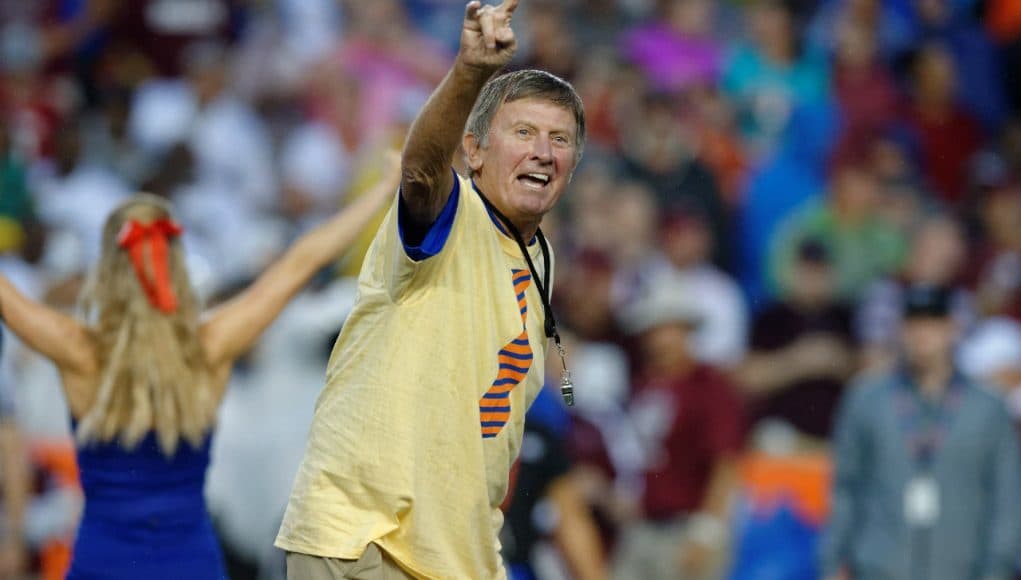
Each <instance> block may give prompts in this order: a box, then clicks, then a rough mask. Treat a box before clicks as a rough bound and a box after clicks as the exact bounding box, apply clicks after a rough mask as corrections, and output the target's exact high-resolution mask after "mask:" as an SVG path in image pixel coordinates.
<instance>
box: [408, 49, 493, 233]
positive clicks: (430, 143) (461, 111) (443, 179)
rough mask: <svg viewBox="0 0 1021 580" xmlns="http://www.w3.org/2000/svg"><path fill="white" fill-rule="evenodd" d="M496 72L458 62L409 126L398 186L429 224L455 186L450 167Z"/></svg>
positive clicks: (412, 207)
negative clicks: (470, 117)
mask: <svg viewBox="0 0 1021 580" xmlns="http://www.w3.org/2000/svg"><path fill="white" fill-rule="evenodd" d="M494 72H495V71H494V70H489V69H485V68H479V67H472V66H469V65H466V64H464V63H462V62H461V61H460V59H458V60H457V61H455V62H454V66H453V67H451V69H450V72H448V73H447V76H446V77H444V79H443V82H441V83H440V86H439V87H437V89H436V90H435V91H434V92H433V94H432V96H430V97H429V101H428V102H426V104H425V106H424V107H423V108H422V111H421V113H419V115H418V118H416V119H415V122H414V123H413V124H412V125H411V131H410V133H409V134H408V139H407V142H406V144H405V146H404V153H403V156H402V159H401V186H402V192H403V195H404V200H405V202H406V203H407V204H408V207H409V209H411V210H412V211H413V212H414V213H416V214H419V215H416V216H415V217H420V218H424V219H425V220H426V221H431V220H432V219H434V218H435V217H436V215H438V214H439V212H440V210H441V209H442V208H443V204H444V203H445V202H446V197H447V194H449V192H450V188H451V186H452V185H453V183H452V182H451V180H452V178H453V176H452V175H451V172H450V163H451V160H452V158H453V156H454V152H455V151H457V148H458V145H459V144H460V142H461V135H462V134H463V132H464V125H465V122H466V121H467V120H468V115H469V114H470V113H471V110H472V107H473V106H474V105H475V99H476V97H478V95H479V91H481V90H482V87H483V85H485V84H486V81H487V80H489V78H490V77H491V76H492V75H493V73H494Z"/></svg>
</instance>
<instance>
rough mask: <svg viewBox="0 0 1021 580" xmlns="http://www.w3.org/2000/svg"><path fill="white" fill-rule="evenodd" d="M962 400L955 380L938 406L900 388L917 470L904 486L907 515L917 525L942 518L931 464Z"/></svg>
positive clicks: (902, 418) (900, 408) (899, 408)
mask: <svg viewBox="0 0 1021 580" xmlns="http://www.w3.org/2000/svg"><path fill="white" fill-rule="evenodd" d="M960 400H961V389H960V388H958V387H957V386H956V385H955V384H954V383H951V385H950V387H949V392H947V393H946V395H945V396H944V397H943V398H942V400H941V401H940V402H939V403H938V404H937V405H935V408H932V407H931V406H930V405H926V404H925V403H923V402H922V401H920V400H919V398H918V396H917V395H916V394H914V393H912V392H910V390H909V389H907V388H901V389H899V390H898V391H897V397H896V400H895V403H896V405H895V410H896V413H897V418H898V422H899V423H900V425H901V430H902V431H903V434H904V437H905V439H906V444H907V447H908V453H909V455H910V456H911V460H912V463H914V474H913V475H912V477H911V480H910V481H909V482H908V484H907V487H906V488H905V489H904V518H905V520H906V522H907V523H908V524H909V525H910V526H912V527H914V528H923V529H924V528H930V527H931V526H933V525H934V524H935V523H936V521H937V520H938V519H939V514H940V505H941V500H940V489H939V485H938V483H937V482H936V479H935V477H934V476H933V474H932V467H933V463H934V462H935V460H936V454H937V453H938V452H939V449H940V448H941V447H942V446H943V443H945V441H946V438H947V436H948V432H949V431H950V424H951V422H952V421H953V417H954V415H955V412H956V410H957V408H958V407H959V406H960ZM926 407H929V408H926Z"/></svg>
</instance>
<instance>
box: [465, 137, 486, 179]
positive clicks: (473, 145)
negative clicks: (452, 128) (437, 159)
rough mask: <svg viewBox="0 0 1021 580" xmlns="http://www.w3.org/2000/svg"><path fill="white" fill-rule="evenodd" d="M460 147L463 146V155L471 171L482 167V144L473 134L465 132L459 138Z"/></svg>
mask: <svg viewBox="0 0 1021 580" xmlns="http://www.w3.org/2000/svg"><path fill="white" fill-rule="evenodd" d="M461 147H463V148H464V157H465V159H466V160H467V162H468V168H469V169H471V170H472V171H473V172H475V171H478V170H479V169H482V146H481V145H480V144H479V140H478V139H476V138H475V135H472V134H471V133H465V135H464V137H463V138H462V139H461Z"/></svg>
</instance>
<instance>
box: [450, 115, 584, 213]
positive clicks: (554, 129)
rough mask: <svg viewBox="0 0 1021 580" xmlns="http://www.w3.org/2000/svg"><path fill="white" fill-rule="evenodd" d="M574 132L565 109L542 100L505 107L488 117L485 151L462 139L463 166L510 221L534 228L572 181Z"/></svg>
mask: <svg viewBox="0 0 1021 580" xmlns="http://www.w3.org/2000/svg"><path fill="white" fill-rule="evenodd" d="M577 130H578V127H577V124H576V123H575V121H574V115H573V114H572V113H571V112H570V111H569V110H567V109H566V108H564V107H561V106H559V105H556V104H554V103H551V102H549V101H546V100H544V99H539V98H527V99H519V100H517V101H512V102H509V103H504V104H503V105H501V106H500V108H499V109H498V110H497V111H496V115H494V116H493V121H492V123H491V125H490V128H489V143H488V145H487V146H486V147H480V146H479V142H478V140H476V139H475V137H474V136H473V135H467V136H465V140H464V148H465V152H466V153H467V156H468V165H469V166H470V167H471V169H472V170H473V171H474V172H475V180H476V183H477V184H478V186H479V187H480V188H481V189H482V191H483V192H484V193H485V194H486V195H487V196H488V197H489V199H490V201H492V202H493V204H494V205H495V206H496V207H497V208H498V209H499V210H500V211H501V212H503V213H504V214H505V215H506V216H507V217H508V218H510V219H511V221H514V222H515V223H532V222H534V223H536V224H538V222H539V221H540V220H541V219H542V216H543V214H545V213H546V212H548V211H549V210H550V209H552V208H553V206H554V205H556V203H557V200H559V199H560V196H561V195H563V194H564V190H566V189H567V184H568V183H569V182H570V181H571V174H572V173H574V167H575V163H576V153H577V150H578V146H577Z"/></svg>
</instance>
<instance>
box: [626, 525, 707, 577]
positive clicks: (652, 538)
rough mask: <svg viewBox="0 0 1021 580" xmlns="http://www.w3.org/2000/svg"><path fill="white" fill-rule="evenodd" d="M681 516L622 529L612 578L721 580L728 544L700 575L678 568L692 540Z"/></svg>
mask: <svg viewBox="0 0 1021 580" xmlns="http://www.w3.org/2000/svg"><path fill="white" fill-rule="evenodd" d="M688 534H689V532H688V530H687V526H686V525H685V521H684V518H678V519H677V520H675V521H672V522H665V523H651V522H637V523H635V524H632V525H631V526H630V527H629V528H627V529H626V530H624V533H623V535H622V538H621V541H620V544H619V545H618V547H617V554H616V557H615V558H614V562H613V576H612V577H613V579H614V580H720V579H721V578H723V577H724V575H725V572H726V568H727V562H726V556H727V547H726V546H724V547H723V549H722V550H721V553H720V554H719V557H720V559H719V560H717V561H713V562H710V563H709V566H708V569H707V570H705V571H704V572H703V573H702V574H699V575H697V576H692V575H691V574H686V573H685V572H684V571H683V570H682V569H681V554H682V553H683V551H684V550H685V549H686V547H687V546H688V545H690V543H691V541H692V540H691V539H690V538H689V536H688Z"/></svg>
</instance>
